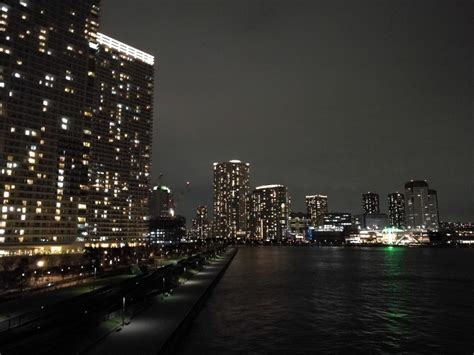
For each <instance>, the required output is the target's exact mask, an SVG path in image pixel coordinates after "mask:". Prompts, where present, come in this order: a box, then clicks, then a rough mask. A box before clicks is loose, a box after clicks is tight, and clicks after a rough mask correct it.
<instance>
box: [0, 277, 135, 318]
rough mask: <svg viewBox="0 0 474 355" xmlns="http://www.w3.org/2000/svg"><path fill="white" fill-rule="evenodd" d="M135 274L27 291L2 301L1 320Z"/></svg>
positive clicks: (0, 308) (0, 306)
mask: <svg viewBox="0 0 474 355" xmlns="http://www.w3.org/2000/svg"><path fill="white" fill-rule="evenodd" d="M133 276H136V275H128V274H127V275H117V276H112V277H107V278H98V279H97V280H92V281H90V282H87V283H84V284H80V285H77V286H71V287H65V288H60V289H57V290H51V291H43V292H33V293H27V294H26V295H24V296H22V297H20V298H15V299H12V300H8V301H4V302H1V303H0V321H2V320H5V319H8V318H11V317H15V316H18V315H20V314H24V313H28V312H31V311H34V310H38V309H40V308H41V306H43V307H48V306H51V305H54V304H55V303H57V302H59V301H62V300H65V299H68V298H71V297H75V296H78V295H81V294H84V293H87V292H91V291H92V290H94V289H98V288H101V287H104V286H107V285H112V284H115V283H118V282H121V281H123V280H126V279H128V278H130V277H133Z"/></svg>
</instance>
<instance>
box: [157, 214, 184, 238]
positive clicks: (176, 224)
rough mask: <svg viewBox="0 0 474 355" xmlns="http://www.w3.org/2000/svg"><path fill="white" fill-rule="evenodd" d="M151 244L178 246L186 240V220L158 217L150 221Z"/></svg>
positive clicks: (176, 217) (178, 217) (175, 217)
mask: <svg viewBox="0 0 474 355" xmlns="http://www.w3.org/2000/svg"><path fill="white" fill-rule="evenodd" d="M149 228H150V230H149V237H148V243H150V244H164V245H168V244H178V243H180V242H181V241H183V240H184V239H185V238H186V219H185V218H184V217H183V216H174V217H158V218H153V219H151V220H150V221H149Z"/></svg>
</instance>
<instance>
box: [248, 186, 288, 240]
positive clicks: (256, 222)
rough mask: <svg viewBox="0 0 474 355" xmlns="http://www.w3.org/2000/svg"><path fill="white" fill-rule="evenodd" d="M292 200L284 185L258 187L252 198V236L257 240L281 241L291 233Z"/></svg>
mask: <svg viewBox="0 0 474 355" xmlns="http://www.w3.org/2000/svg"><path fill="white" fill-rule="evenodd" d="M289 211H290V199H289V196H288V191H287V188H286V187H285V186H283V185H265V186H259V187H257V188H256V189H255V190H254V191H253V193H252V197H251V214H250V216H251V217H250V222H251V223H250V224H251V235H252V237H253V238H255V239H262V240H281V239H283V238H287V237H288V233H289Z"/></svg>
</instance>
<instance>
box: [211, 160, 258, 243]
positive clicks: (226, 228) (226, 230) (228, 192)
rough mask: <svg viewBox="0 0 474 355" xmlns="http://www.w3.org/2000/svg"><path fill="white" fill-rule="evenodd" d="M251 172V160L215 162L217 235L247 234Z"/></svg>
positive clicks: (227, 236)
mask: <svg viewBox="0 0 474 355" xmlns="http://www.w3.org/2000/svg"><path fill="white" fill-rule="evenodd" d="M249 174H250V164H248V163H242V162H241V161H240V160H231V161H228V162H223V163H214V222H213V234H214V237H216V238H236V237H245V236H246V235H247V233H248V218H249V193H250V185H249V183H250V182H249Z"/></svg>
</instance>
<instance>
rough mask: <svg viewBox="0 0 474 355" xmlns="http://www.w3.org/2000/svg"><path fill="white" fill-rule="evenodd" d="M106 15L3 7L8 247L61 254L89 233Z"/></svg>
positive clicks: (1, 165) (0, 150)
mask: <svg viewBox="0 0 474 355" xmlns="http://www.w3.org/2000/svg"><path fill="white" fill-rule="evenodd" d="M99 10H100V9H99V1H98V0H82V1H76V0H61V1H28V0H21V1H11V0H6V1H3V2H2V3H0V15H1V21H0V33H1V34H2V35H1V39H0V194H1V197H2V200H1V207H0V208H1V211H2V212H1V218H0V247H4V246H9V247H11V248H13V249H15V248H16V250H18V251H19V252H25V253H42V252H61V251H65V249H66V248H68V247H69V246H70V245H71V243H73V242H74V241H76V240H77V239H80V238H82V237H84V235H85V234H81V233H86V232H85V227H86V208H87V205H86V194H87V189H88V187H87V173H88V167H89V163H90V157H89V148H90V145H91V139H90V138H91V137H90V129H91V127H90V126H91V122H90V121H91V118H90V115H91V111H92V98H93V97H92V90H91V89H92V88H91V86H92V85H93V84H92V82H91V80H90V77H89V76H88V73H89V71H90V68H91V66H93V61H94V58H93V55H92V52H91V51H92V49H91V47H90V45H91V46H95V45H97V31H98V26H99V25H98V16H99ZM27 249H28V250H27ZM20 250H21V251H20Z"/></svg>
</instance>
